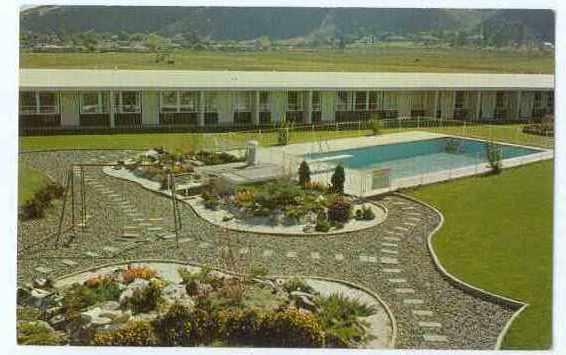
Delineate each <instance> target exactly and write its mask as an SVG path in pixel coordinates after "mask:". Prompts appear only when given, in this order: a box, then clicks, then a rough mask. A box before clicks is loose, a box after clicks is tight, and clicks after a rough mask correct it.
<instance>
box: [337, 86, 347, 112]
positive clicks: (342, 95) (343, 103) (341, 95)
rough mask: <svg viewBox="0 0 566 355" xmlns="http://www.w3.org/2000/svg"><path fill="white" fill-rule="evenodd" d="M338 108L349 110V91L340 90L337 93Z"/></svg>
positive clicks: (339, 109)
mask: <svg viewBox="0 0 566 355" xmlns="http://www.w3.org/2000/svg"><path fill="white" fill-rule="evenodd" d="M336 110H337V111H348V92H346V91H338V93H337V94H336Z"/></svg>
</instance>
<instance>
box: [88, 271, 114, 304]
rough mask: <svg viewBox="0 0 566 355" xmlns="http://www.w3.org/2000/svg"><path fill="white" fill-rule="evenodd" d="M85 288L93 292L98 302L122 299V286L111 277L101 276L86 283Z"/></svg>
mask: <svg viewBox="0 0 566 355" xmlns="http://www.w3.org/2000/svg"><path fill="white" fill-rule="evenodd" d="M85 286H86V287H88V288H89V289H91V290H93V292H94V294H95V297H96V299H97V300H98V301H112V300H117V299H119V298H120V293H122V290H121V289H120V285H119V283H118V281H116V280H115V279H114V278H113V277H111V276H106V275H100V276H95V277H91V278H89V279H88V280H86V281H85Z"/></svg>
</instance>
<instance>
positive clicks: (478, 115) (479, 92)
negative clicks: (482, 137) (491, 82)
mask: <svg viewBox="0 0 566 355" xmlns="http://www.w3.org/2000/svg"><path fill="white" fill-rule="evenodd" d="M480 114H481V91H478V100H477V103H476V116H475V118H476V120H477V121H479V120H480Z"/></svg>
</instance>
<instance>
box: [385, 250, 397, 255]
mask: <svg viewBox="0 0 566 355" xmlns="http://www.w3.org/2000/svg"><path fill="white" fill-rule="evenodd" d="M380 251H381V252H382V253H384V254H394V255H397V254H399V252H398V251H397V250H391V249H381V250H380Z"/></svg>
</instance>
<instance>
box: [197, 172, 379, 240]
mask: <svg viewBox="0 0 566 355" xmlns="http://www.w3.org/2000/svg"><path fill="white" fill-rule="evenodd" d="M201 197H202V202H201V203H200V204H199V203H195V202H192V204H193V207H195V208H197V209H199V214H200V215H201V216H203V217H205V218H207V219H209V220H215V221H216V222H219V223H222V222H223V223H224V224H226V225H227V226H228V225H230V226H232V227H237V225H236V224H239V225H240V226H241V227H242V229H246V228H248V229H250V230H254V231H260V230H259V229H261V227H265V228H266V230H265V231H266V232H270V231H271V232H276V233H279V232H281V231H284V230H287V231H288V232H289V233H291V234H294V233H327V232H340V231H347V230H351V229H352V228H353V226H354V225H355V224H359V225H360V226H366V225H368V226H369V225H373V224H375V223H379V221H378V220H381V219H382V218H383V215H384V212H383V211H382V210H381V209H379V208H378V207H377V206H375V205H373V204H369V203H361V202H354V200H353V199H352V198H351V197H349V196H346V195H344V194H342V193H340V192H337V191H336V190H335V189H333V188H332V187H331V186H324V185H322V184H319V183H316V182H311V181H308V182H305V183H304V184H302V185H301V184H300V183H297V182H295V181H293V180H278V181H273V182H267V183H261V184H254V185H249V186H240V187H237V188H236V189H235V191H233V192H222V193H219V192H216V191H215V190H214V189H210V190H209V191H205V192H204V193H203V194H202V195H201ZM377 217H379V218H377ZM219 218H221V220H218V219H219ZM374 222H375V223H374ZM276 227H279V229H281V230H279V229H274V228H276ZM354 228H355V227H354ZM236 229H238V228H236Z"/></svg>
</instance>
